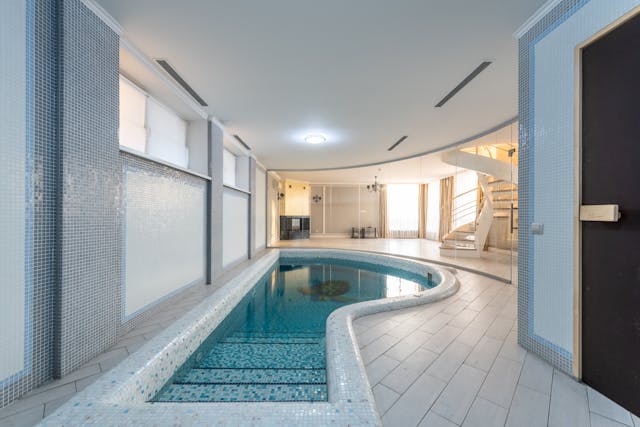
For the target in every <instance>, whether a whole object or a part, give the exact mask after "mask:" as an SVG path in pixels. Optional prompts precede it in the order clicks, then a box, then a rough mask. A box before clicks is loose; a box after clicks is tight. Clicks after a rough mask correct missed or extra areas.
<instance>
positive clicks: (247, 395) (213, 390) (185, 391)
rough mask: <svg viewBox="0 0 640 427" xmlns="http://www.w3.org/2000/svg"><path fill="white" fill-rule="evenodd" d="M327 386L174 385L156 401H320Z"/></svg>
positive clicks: (324, 399)
mask: <svg viewBox="0 0 640 427" xmlns="http://www.w3.org/2000/svg"><path fill="white" fill-rule="evenodd" d="M326 400H327V386H326V385H319V384H313V385H308V384H250V385H247V384H223V385H202V384H190V385H183V384H176V385H171V386H169V387H167V388H166V389H165V390H164V391H163V392H162V393H161V394H160V395H159V396H157V397H156V399H155V401H156V402H282V401H288V402H321V401H326Z"/></svg>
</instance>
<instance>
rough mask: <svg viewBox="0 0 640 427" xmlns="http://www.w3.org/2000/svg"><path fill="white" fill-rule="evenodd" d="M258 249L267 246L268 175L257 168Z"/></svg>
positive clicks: (256, 216)
mask: <svg viewBox="0 0 640 427" xmlns="http://www.w3.org/2000/svg"><path fill="white" fill-rule="evenodd" d="M255 192H256V211H255V218H256V249H262V248H264V247H265V246H266V244H267V173H266V172H265V171H263V170H262V169H260V168H259V167H256V188H255Z"/></svg>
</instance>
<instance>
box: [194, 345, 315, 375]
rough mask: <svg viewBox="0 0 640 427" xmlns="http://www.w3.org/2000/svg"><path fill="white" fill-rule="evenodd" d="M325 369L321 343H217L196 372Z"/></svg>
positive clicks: (199, 363)
mask: <svg viewBox="0 0 640 427" xmlns="http://www.w3.org/2000/svg"><path fill="white" fill-rule="evenodd" d="M324 367H325V346H324V343H311V344H309V343H268V344H267V343H253V342H252V343H224V342H223V343H219V344H217V345H215V346H214V347H213V349H212V350H211V351H210V352H209V354H208V355H206V356H205V357H204V358H203V360H201V361H198V362H197V363H196V366H195V368H244V369H247V368H258V369H269V368H271V369H273V368H276V369H310V368H324Z"/></svg>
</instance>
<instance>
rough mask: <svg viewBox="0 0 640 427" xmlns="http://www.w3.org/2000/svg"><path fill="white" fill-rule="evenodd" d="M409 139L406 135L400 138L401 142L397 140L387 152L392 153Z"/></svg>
mask: <svg viewBox="0 0 640 427" xmlns="http://www.w3.org/2000/svg"><path fill="white" fill-rule="evenodd" d="M407 138H409V136H408V135H404V136H403V137H402V138H400V139H399V140H397V141H396V142H395V143H394V144H393V145H392V146H391V147H389V148H388V149H387V151H391V150H393V149H394V148H396V147H397V146H398V145H400V144H401V143H402V141H404V140H405V139H407Z"/></svg>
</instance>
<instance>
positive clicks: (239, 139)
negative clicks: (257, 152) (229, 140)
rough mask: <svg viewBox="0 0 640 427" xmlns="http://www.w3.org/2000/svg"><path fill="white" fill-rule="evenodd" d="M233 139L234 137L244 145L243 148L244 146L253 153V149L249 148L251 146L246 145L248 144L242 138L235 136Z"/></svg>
mask: <svg viewBox="0 0 640 427" xmlns="http://www.w3.org/2000/svg"><path fill="white" fill-rule="evenodd" d="M233 137H234V138H235V139H236V140H237V141H238V142H239V143H240V144H242V146H243V147H244V148H246V149H247V150H249V151H251V147H249V146H248V145H247V143H246V142H244V141H243V140H242V138H240V137H239V136H238V135H233Z"/></svg>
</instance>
